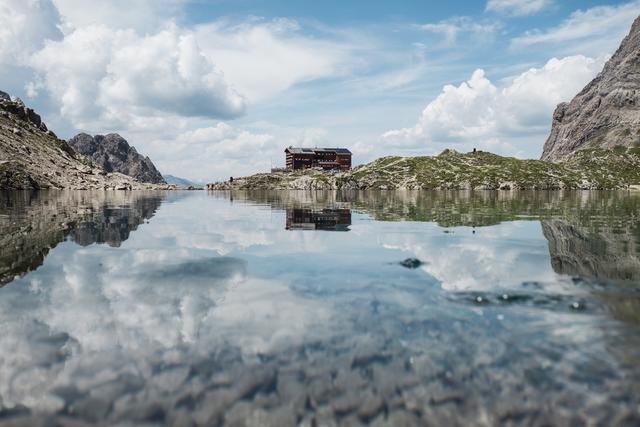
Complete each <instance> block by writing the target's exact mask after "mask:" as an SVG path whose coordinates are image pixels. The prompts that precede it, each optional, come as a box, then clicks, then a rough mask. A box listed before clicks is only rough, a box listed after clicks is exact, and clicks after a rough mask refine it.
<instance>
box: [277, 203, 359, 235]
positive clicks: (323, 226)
mask: <svg viewBox="0 0 640 427" xmlns="http://www.w3.org/2000/svg"><path fill="white" fill-rule="evenodd" d="M350 225H351V210H350V209H331V208H325V209H319V210H316V209H301V208H288V209H287V224H286V229H287V230H331V231H349V226H350Z"/></svg>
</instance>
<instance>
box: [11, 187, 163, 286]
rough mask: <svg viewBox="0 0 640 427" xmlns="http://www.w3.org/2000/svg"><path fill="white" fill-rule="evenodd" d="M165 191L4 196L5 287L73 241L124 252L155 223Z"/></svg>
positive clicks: (40, 193) (18, 194)
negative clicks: (134, 236) (135, 234)
mask: <svg viewBox="0 0 640 427" xmlns="http://www.w3.org/2000/svg"><path fill="white" fill-rule="evenodd" d="M165 197H166V193H163V192H146V193H141V192H50V193H47V192H0V286H1V285H4V284H6V283H8V282H10V281H11V280H13V279H14V277H16V276H22V275H24V274H25V273H27V272H29V271H31V270H34V269H36V268H38V267H39V266H40V265H42V263H43V261H44V258H45V257H46V256H47V254H48V253H49V251H50V250H51V249H53V248H55V247H56V246H57V245H58V244H59V243H60V242H63V241H64V240H65V239H67V238H69V239H71V240H72V241H74V242H76V243H77V244H79V245H82V246H88V245H91V244H93V243H107V244H108V245H109V246H112V247H119V246H120V245H121V244H122V242H123V241H125V240H127V238H128V237H129V234H130V233H131V231H134V230H136V229H137V227H138V226H139V225H140V224H142V223H143V222H144V221H145V220H147V219H149V218H151V217H152V216H153V214H154V213H155V211H156V210H157V209H158V207H159V206H160V204H161V203H162V200H163V199H164V198H165Z"/></svg>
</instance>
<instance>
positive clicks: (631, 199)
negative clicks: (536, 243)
mask: <svg viewBox="0 0 640 427" xmlns="http://www.w3.org/2000/svg"><path fill="white" fill-rule="evenodd" d="M212 194H214V195H215V194H216V193H212ZM220 195H221V196H222V193H220ZM226 197H233V198H234V199H239V200H245V201H251V202H255V203H261V204H269V205H271V206H272V207H275V208H279V209H284V208H287V207H311V208H323V207H333V206H340V207H346V208H351V209H355V210H358V211H362V212H365V213H366V214H368V215H370V216H371V217H373V218H374V219H377V220H380V221H424V222H436V223H438V224H439V225H441V226H443V227H454V226H486V225H493V224H498V223H500V222H503V221H514V220H521V219H535V220H544V219H554V218H563V219H568V220H570V221H571V222H572V223H577V224H580V225H581V226H583V227H587V228H589V229H593V230H595V231H598V230H601V229H605V230H606V229H611V228H614V227H625V228H627V227H629V226H630V225H634V224H638V223H639V222H640V193H635V192H631V193H629V192H621V191H564V192H560V191H513V192H511V191H510V192H506V191H504V192H502V191H367V192H361V191H319V192H313V193H308V192H295V191H233V192H232V193H231V195H230V196H228V195H227V196H226Z"/></svg>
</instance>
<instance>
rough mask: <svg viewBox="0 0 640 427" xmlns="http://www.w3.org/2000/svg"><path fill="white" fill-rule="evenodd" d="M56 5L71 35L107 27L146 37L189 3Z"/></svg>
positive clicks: (144, 0)
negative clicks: (129, 30) (134, 31)
mask: <svg viewBox="0 0 640 427" xmlns="http://www.w3.org/2000/svg"><path fill="white" fill-rule="evenodd" d="M53 3H54V4H55V5H56V7H57V9H58V10H59V11H60V15H62V20H63V27H64V28H65V29H66V30H67V31H70V30H72V29H75V28H82V27H87V26H91V25H105V26H108V27H109V28H114V29H135V30H138V31H140V32H142V33H145V32H149V31H153V30H154V29H155V28H156V27H157V26H158V25H161V24H162V23H163V22H164V21H166V20H169V19H172V18H173V17H174V16H176V15H179V13H180V6H182V5H183V4H184V3H185V0H109V1H104V0H53ZM124 11H126V12H124Z"/></svg>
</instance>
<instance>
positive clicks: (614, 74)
mask: <svg viewBox="0 0 640 427" xmlns="http://www.w3.org/2000/svg"><path fill="white" fill-rule="evenodd" d="M616 146H624V147H638V146H640V17H638V18H636V20H635V22H634V23H633V26H632V27H631V32H630V33H629V35H628V36H627V37H626V38H625V39H624V40H623V41H622V44H621V45H620V47H619V48H618V50H617V51H616V52H615V54H614V55H613V56H612V57H611V59H610V60H609V61H608V62H607V63H606V65H605V66H604V69H603V70H602V72H601V73H600V74H599V75H598V76H597V77H596V78H595V79H594V80H593V81H591V82H590V83H589V84H588V85H587V86H586V87H585V88H584V89H583V90H582V91H581V92H580V93H579V94H578V95H576V97H575V98H574V99H573V100H572V101H571V102H569V103H566V102H564V103H561V104H559V105H558V107H557V108H556V110H555V112H554V113H553V124H552V128H551V134H550V135H549V138H548V139H547V141H546V143H545V145H544V150H543V153H542V159H543V160H549V161H559V160H565V159H567V158H569V157H570V156H571V155H573V154H574V153H575V152H577V151H578V150H583V149H587V148H603V149H610V148H613V147H616Z"/></svg>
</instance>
